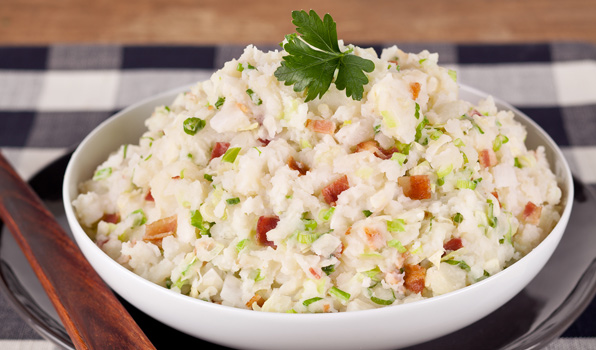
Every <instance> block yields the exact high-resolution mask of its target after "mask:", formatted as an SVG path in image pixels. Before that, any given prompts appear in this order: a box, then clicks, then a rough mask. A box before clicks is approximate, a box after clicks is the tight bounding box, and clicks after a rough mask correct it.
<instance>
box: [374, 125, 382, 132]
mask: <svg viewBox="0 0 596 350" xmlns="http://www.w3.org/2000/svg"><path fill="white" fill-rule="evenodd" d="M373 131H374V132H375V134H378V133H379V132H380V131H381V124H377V125H375V126H373Z"/></svg>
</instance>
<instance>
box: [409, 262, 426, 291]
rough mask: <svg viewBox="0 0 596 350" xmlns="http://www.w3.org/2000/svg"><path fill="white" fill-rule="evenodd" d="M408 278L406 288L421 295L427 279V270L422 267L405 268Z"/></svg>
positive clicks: (410, 266)
mask: <svg viewBox="0 0 596 350" xmlns="http://www.w3.org/2000/svg"><path fill="white" fill-rule="evenodd" d="M404 270H405V272H406V277H405V280H404V286H405V287H406V288H407V289H409V290H411V291H412V292H414V293H420V292H422V290H423V289H424V279H425V278H426V269H425V268H424V267H422V266H420V265H406V266H404Z"/></svg>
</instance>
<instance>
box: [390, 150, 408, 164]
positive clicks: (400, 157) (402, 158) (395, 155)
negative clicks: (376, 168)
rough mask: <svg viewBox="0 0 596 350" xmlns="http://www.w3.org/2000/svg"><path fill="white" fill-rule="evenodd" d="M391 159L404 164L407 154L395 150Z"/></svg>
mask: <svg viewBox="0 0 596 350" xmlns="http://www.w3.org/2000/svg"><path fill="white" fill-rule="evenodd" d="M391 160H396V161H397V162H398V163H399V165H404V162H405V160H406V155H405V154H402V153H398V152H395V153H393V154H392V155H391Z"/></svg>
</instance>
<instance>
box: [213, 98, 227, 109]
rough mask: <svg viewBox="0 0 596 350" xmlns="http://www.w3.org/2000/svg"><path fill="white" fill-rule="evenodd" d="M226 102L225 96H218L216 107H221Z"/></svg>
mask: <svg viewBox="0 0 596 350" xmlns="http://www.w3.org/2000/svg"><path fill="white" fill-rule="evenodd" d="M224 102H226V98H225V97H220V98H218V99H217V102H215V108H217V109H219V107H221V106H223V104H224Z"/></svg>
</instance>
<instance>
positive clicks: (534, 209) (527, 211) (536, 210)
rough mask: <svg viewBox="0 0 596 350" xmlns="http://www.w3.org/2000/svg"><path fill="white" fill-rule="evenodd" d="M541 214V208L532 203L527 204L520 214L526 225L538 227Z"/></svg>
mask: <svg viewBox="0 0 596 350" xmlns="http://www.w3.org/2000/svg"><path fill="white" fill-rule="evenodd" d="M541 214H542V207H541V206H538V205H536V204H534V203H532V202H528V203H527V204H526V207H525V208H524V212H523V214H522V216H523V218H524V220H525V221H526V222H527V223H528V224H532V225H538V223H540V215H541Z"/></svg>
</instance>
